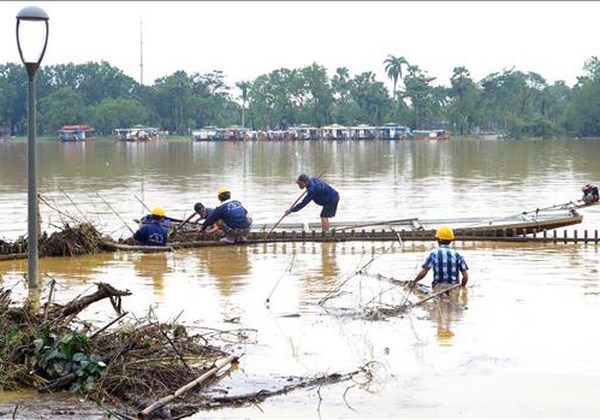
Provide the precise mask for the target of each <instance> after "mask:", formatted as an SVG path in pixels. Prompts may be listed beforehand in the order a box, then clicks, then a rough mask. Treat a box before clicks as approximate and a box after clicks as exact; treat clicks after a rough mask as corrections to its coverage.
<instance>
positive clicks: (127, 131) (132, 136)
mask: <svg viewBox="0 0 600 420" xmlns="http://www.w3.org/2000/svg"><path fill="white" fill-rule="evenodd" d="M115 133H116V136H117V140H119V141H148V140H162V139H164V138H165V133H164V132H161V131H160V130H159V129H158V128H156V127H147V126H143V125H135V126H133V127H132V128H116V129H115Z"/></svg>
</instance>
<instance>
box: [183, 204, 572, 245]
mask: <svg viewBox="0 0 600 420" xmlns="http://www.w3.org/2000/svg"><path fill="white" fill-rule="evenodd" d="M582 221H583V216H582V215H581V214H579V213H578V212H577V211H576V210H575V209H574V208H571V209H546V210H541V209H536V210H534V211H532V212H523V213H519V214H515V215H511V216H506V217H466V218H454V219H420V218H417V217H415V218H403V219H395V220H384V221H377V220H372V221H354V222H352V221H344V222H332V223H331V230H330V231H329V232H323V231H321V226H320V223H314V224H307V223H304V224H303V223H293V222H292V223H281V224H279V225H278V226H277V228H276V229H273V230H272V227H273V224H270V223H268V224H267V223H265V224H255V225H254V226H253V227H252V230H251V231H250V233H249V234H248V236H247V238H248V243H264V242H286V241H290V242H328V241H346V240H348V241H361V240H363V241H390V240H391V241H397V240H399V239H400V240H433V239H434V237H435V231H436V229H437V228H438V227H440V226H441V225H446V224H447V225H450V226H451V227H452V228H453V230H454V233H455V235H456V238H457V239H461V238H497V239H501V238H514V237H517V236H523V235H529V234H533V233H536V234H537V233H540V234H542V233H543V232H544V231H546V232H547V231H551V230H554V229H558V228H561V227H565V226H570V225H575V224H578V223H581V222H582ZM196 229H197V225H189V226H188V227H187V229H182V232H180V236H179V237H178V238H175V239H174V243H173V244H172V245H173V246H174V247H175V248H179V247H185V246H186V245H185V243H186V242H189V243H190V246H201V245H200V244H201V243H202V242H209V243H211V244H216V241H217V240H218V238H216V237H214V236H208V237H206V236H202V235H199V234H197V231H196ZM271 230H272V231H271ZM192 244H195V245H192Z"/></svg>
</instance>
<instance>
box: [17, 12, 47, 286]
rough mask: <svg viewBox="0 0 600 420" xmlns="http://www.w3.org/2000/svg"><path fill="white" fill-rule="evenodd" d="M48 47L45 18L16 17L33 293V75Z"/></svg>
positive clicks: (35, 242)
mask: <svg viewBox="0 0 600 420" xmlns="http://www.w3.org/2000/svg"><path fill="white" fill-rule="evenodd" d="M47 45H48V14H47V13H46V12H45V11H44V10H42V9H40V8H39V7H36V6H29V7H25V8H24V9H22V10H21V11H20V12H19V13H18V14H17V47H18V48H19V55H20V56H21V61H22V62H23V64H24V65H25V69H26V70H27V76H28V78H29V97H28V104H29V110H28V122H29V126H28V129H27V264H28V265H27V267H28V271H27V280H28V282H29V287H30V288H33V289H35V288H36V287H37V280H38V214H37V185H36V184H37V183H36V177H37V175H36V172H37V171H36V169H37V168H36V167H37V162H36V159H35V72H36V71H37V69H38V68H39V67H40V63H41V62H42V58H44V53H45V52H46V46H47Z"/></svg>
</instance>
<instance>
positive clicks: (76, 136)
mask: <svg viewBox="0 0 600 420" xmlns="http://www.w3.org/2000/svg"><path fill="white" fill-rule="evenodd" d="M92 138H94V129H93V128H92V127H90V126H89V125H85V124H77V125H63V126H62V127H61V128H60V130H58V139H59V140H60V141H85V140H89V139H92Z"/></svg>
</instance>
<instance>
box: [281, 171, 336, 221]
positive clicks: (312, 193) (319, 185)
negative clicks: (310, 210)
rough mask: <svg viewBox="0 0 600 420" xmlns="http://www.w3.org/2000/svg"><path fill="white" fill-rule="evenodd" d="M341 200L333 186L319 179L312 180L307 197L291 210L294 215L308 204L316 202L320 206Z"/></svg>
mask: <svg viewBox="0 0 600 420" xmlns="http://www.w3.org/2000/svg"><path fill="white" fill-rule="evenodd" d="M339 199H340V195H339V194H338V192H337V191H336V190H334V189H333V187H332V186H331V185H329V184H328V183H327V182H325V181H322V180H320V179H319V178H310V179H309V180H308V185H307V186H306V197H304V199H303V200H302V201H301V202H299V203H298V204H296V205H295V206H294V207H292V208H291V209H290V211H291V212H292V213H294V212H297V211H298V210H302V209H303V208H304V207H305V206H306V205H307V204H308V203H310V202H311V201H314V202H315V203H317V204H318V205H320V206H323V205H325V204H330V203H333V202H335V201H337V200H339Z"/></svg>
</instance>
